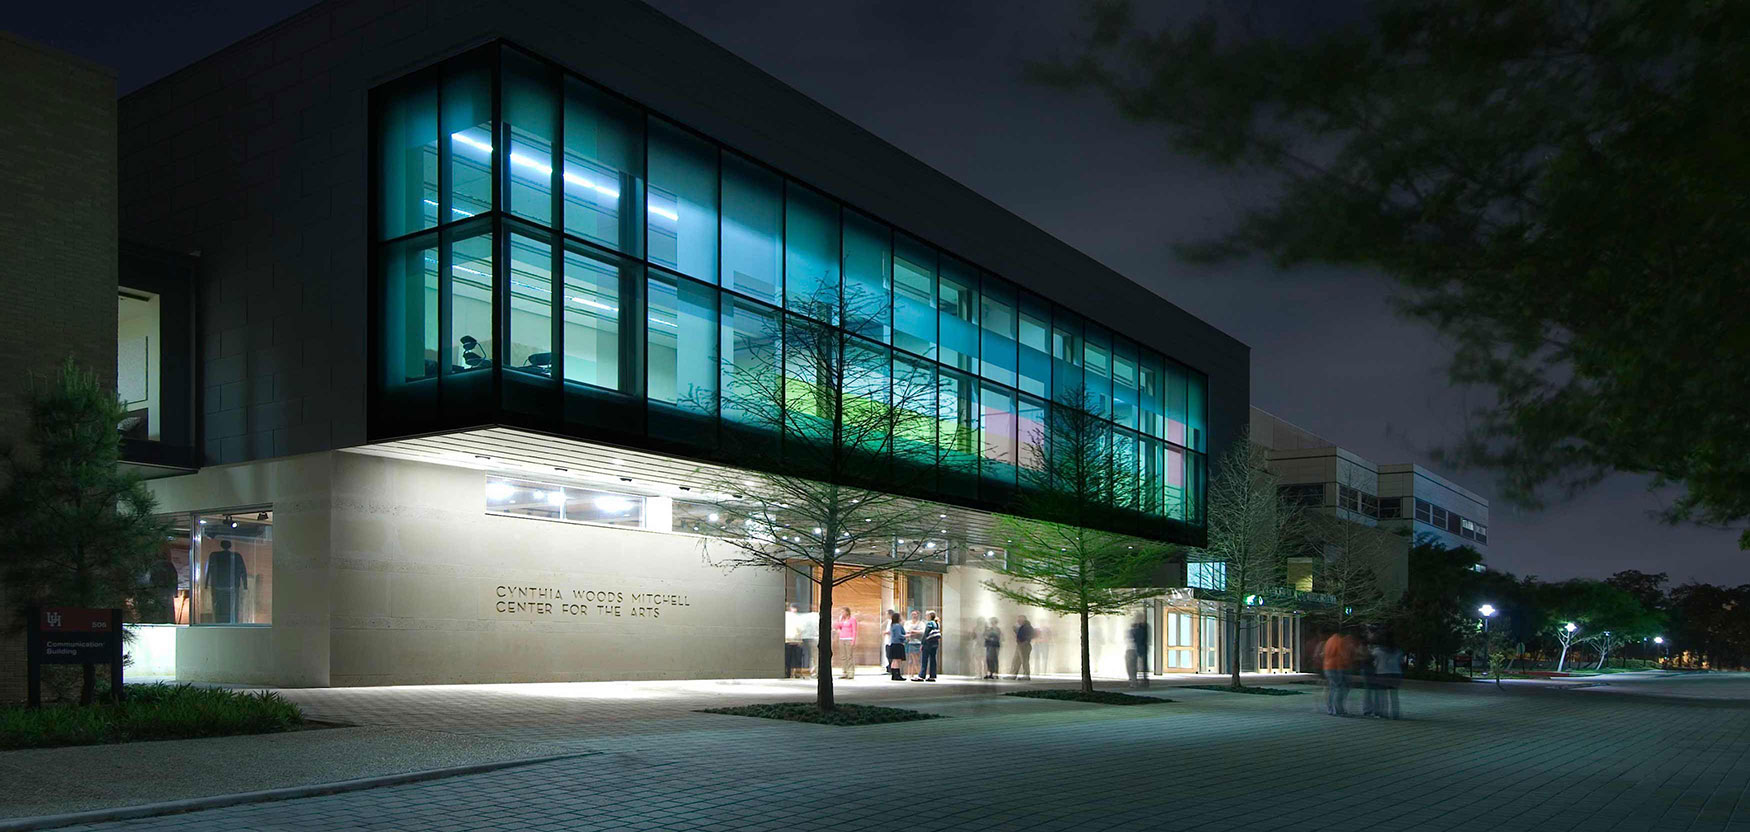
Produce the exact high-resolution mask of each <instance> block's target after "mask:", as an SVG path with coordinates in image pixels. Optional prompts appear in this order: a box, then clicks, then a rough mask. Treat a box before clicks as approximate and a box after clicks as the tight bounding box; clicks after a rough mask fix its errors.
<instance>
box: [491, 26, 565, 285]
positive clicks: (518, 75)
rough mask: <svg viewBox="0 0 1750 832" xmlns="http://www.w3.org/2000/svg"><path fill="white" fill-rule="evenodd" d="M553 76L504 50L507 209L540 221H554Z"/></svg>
mask: <svg viewBox="0 0 1750 832" xmlns="http://www.w3.org/2000/svg"><path fill="white" fill-rule="evenodd" d="M555 80H556V78H555V76H554V73H553V71H552V70H550V69H548V68H547V67H546V66H543V65H541V64H537V63H535V62H534V61H532V60H530V59H528V58H526V57H524V56H522V55H521V54H519V53H517V52H516V51H515V50H511V49H506V50H504V121H505V129H506V131H507V132H508V133H509V134H510V135H509V138H508V140H507V143H508V147H507V151H506V154H507V156H508V158H509V159H510V166H509V167H508V168H507V169H506V171H505V179H506V182H507V183H508V185H509V188H508V191H507V193H506V198H507V202H508V203H509V206H508V209H509V211H510V212H511V213H513V214H515V215H517V216H519V217H523V218H524V219H528V220H531V221H533V222H535V223H537V224H539V225H543V226H552V225H553V141H554V136H555V135H556V133H555V131H556V129H557V127H558V125H557V123H556V122H557V121H558V115H559V93H558V90H557V89H556V88H555V86H554V83H555ZM512 314H514V304H513V313H512Z"/></svg>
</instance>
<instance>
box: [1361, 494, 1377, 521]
mask: <svg viewBox="0 0 1750 832" xmlns="http://www.w3.org/2000/svg"><path fill="white" fill-rule="evenodd" d="M1361 513H1362V514H1365V515H1367V516H1368V517H1378V516H1379V498H1378V497H1375V496H1373V495H1372V494H1367V493H1363V494H1362V495H1361Z"/></svg>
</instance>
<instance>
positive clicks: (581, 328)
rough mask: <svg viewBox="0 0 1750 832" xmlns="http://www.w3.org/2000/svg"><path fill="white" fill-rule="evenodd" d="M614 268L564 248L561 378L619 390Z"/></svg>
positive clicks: (617, 292) (617, 286) (617, 298)
mask: <svg viewBox="0 0 1750 832" xmlns="http://www.w3.org/2000/svg"><path fill="white" fill-rule="evenodd" d="M621 285H623V281H622V280H621V279H620V265H619V264H618V263H616V262H614V261H611V260H609V259H608V258H606V257H604V256H601V255H597V254H593V253H585V252H583V251H580V250H577V249H572V248H567V249H566V250H565V291H564V294H563V295H562V296H561V300H562V302H563V303H564V304H565V380H566V381H569V382H573V383H576V384H588V385H591V386H594V387H605V388H607V389H609V390H618V389H619V388H620V321H621V319H622V316H621V311H620V309H621V301H620V287H621Z"/></svg>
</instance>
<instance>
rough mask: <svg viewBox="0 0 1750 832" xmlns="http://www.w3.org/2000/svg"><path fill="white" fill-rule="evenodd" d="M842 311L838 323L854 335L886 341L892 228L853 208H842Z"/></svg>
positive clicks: (890, 307) (889, 319)
mask: <svg viewBox="0 0 1750 832" xmlns="http://www.w3.org/2000/svg"><path fill="white" fill-rule="evenodd" d="M843 216H844V235H845V236H844V259H845V265H844V275H845V286H844V312H843V315H842V317H841V318H840V321H841V326H843V327H844V328H845V329H846V330H847V331H849V332H851V333H852V334H854V335H858V336H861V337H864V338H868V339H871V340H874V341H879V342H881V343H883V344H885V343H887V342H888V339H889V337H890V334H889V332H888V330H889V328H890V326H891V322H892V310H893V294H892V285H891V278H890V276H889V268H890V266H891V262H890V261H891V249H890V245H891V240H892V232H891V231H890V230H889V229H888V228H887V226H886V225H883V224H882V223H879V222H876V221H875V220H872V219H870V218H868V217H865V216H863V215H862V214H859V213H857V212H855V211H848V210H847V211H845V212H844V215H843Z"/></svg>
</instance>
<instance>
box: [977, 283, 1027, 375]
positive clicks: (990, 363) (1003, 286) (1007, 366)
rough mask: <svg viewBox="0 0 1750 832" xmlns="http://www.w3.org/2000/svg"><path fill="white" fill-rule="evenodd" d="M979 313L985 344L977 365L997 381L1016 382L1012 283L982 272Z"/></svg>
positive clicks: (1013, 290)
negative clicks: (982, 286)
mask: <svg viewBox="0 0 1750 832" xmlns="http://www.w3.org/2000/svg"><path fill="white" fill-rule="evenodd" d="M981 297H982V300H983V302H982V303H981V305H980V306H979V310H980V313H979V317H980V318H981V319H982V320H983V322H984V344H983V350H982V353H981V354H980V356H979V367H980V368H981V372H982V373H983V375H984V377H985V378H987V379H990V380H991V381H994V382H997V383H998V384H1006V385H1009V386H1011V387H1012V386H1014V384H1015V327H1016V325H1017V323H1018V322H1019V321H1018V318H1017V317H1016V314H1015V287H1013V286H1010V285H1009V284H1008V283H1007V282H1006V281H1004V280H1002V279H1000V278H997V277H993V276H991V275H988V274H987V275H985V276H984V288H983V293H982V295H981Z"/></svg>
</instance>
